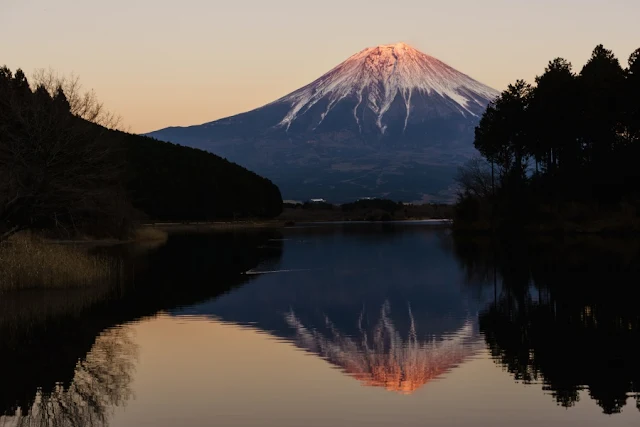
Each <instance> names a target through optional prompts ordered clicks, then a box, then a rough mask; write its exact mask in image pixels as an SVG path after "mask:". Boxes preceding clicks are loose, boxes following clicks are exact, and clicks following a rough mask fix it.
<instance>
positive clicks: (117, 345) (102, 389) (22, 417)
mask: <svg viewBox="0 0 640 427" xmlns="http://www.w3.org/2000/svg"><path fill="white" fill-rule="evenodd" d="M132 333H133V332H132V330H131V329H130V328H128V327H117V328H112V329H108V330H106V331H105V332H103V333H101V334H100V335H99V336H98V337H97V338H96V341H95V344H94V345H93V347H92V348H91V351H90V352H89V353H88V354H87V356H86V357H85V358H84V360H81V361H79V362H78V364H77V365H76V369H75V372H74V376H73V380H72V382H71V384H70V385H69V387H65V386H64V385H62V384H57V385H56V386H55V387H54V389H53V391H51V392H50V393H46V392H44V391H43V390H38V391H37V392H36V396H35V399H34V401H33V404H32V405H31V407H30V408H19V409H18V410H17V411H16V416H15V417H4V420H2V418H0V425H8V426H16V427H22V426H24V427H27V426H28V427H32V426H33V427H35V426H38V427H39V426H61V427H62V426H106V425H108V421H109V416H110V415H111V412H112V411H113V409H114V408H115V407H118V406H123V405H124V404H126V402H127V401H128V400H129V398H130V397H131V394H132V392H131V388H130V386H131V381H132V376H133V372H134V370H135V363H136V361H137V355H138V349H137V344H136V343H135V341H134V339H133V337H132Z"/></svg>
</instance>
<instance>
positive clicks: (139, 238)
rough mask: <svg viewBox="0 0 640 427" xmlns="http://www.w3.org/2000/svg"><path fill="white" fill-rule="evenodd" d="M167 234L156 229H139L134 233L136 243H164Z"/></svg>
mask: <svg viewBox="0 0 640 427" xmlns="http://www.w3.org/2000/svg"><path fill="white" fill-rule="evenodd" d="M168 236H169V234H168V233H167V232H166V231H164V230H161V229H159V228H156V227H141V228H138V229H137V230H136V231H135V235H134V240H135V241H136V242H166V241H167V238H168Z"/></svg>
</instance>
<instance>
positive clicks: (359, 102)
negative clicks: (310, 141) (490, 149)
mask: <svg viewBox="0 0 640 427" xmlns="http://www.w3.org/2000/svg"><path fill="white" fill-rule="evenodd" d="M496 95H497V92H496V91H495V90H493V89H491V88H490V87H488V86H485V85H483V84H481V83H478V82H477V81H475V80H473V79H472V78H470V77H469V76H467V75H465V74H462V73H461V72H459V71H456V70H455V69H453V68H451V67H450V66H448V65H447V64H445V63H444V62H442V61H439V60H437V59H436V58H433V57H431V56H429V55H425V54H424V53H422V52H420V51H418V50H416V49H414V48H412V47H411V46H408V45H406V44H404V43H398V44H393V45H382V46H377V47H372V48H368V49H364V50H363V51H361V52H359V53H357V54H355V55H353V56H352V57H350V58H349V59H347V60H346V61H344V62H343V63H342V64H340V65H338V66H337V67H335V68H334V69H333V70H331V71H329V72H328V73H327V74H325V75H324V76H322V77H320V78H319V79H318V80H316V81H314V82H313V83H311V84H309V85H307V86H305V87H303V88H302V89H299V90H297V91H295V92H293V93H291V94H289V95H287V96H285V97H283V98H280V99H279V100H277V101H275V102H274V103H273V104H277V103H288V104H290V105H291V109H290V110H289V111H288V113H287V114H286V116H285V117H284V118H283V119H282V121H281V122H280V123H279V126H286V128H287V129H289V128H290V127H291V124H292V123H294V122H295V120H296V119H298V118H299V117H301V116H303V115H304V114H305V113H307V112H309V110H310V109H311V108H312V107H314V106H315V105H316V104H321V105H322V106H323V107H325V108H324V111H322V112H321V114H320V116H319V118H318V120H317V123H313V125H314V129H316V128H317V127H318V126H320V125H321V124H322V122H323V121H324V119H325V118H326V117H327V116H328V115H329V114H330V113H331V111H332V109H333V108H334V107H336V106H337V105H339V104H340V102H343V101H351V102H352V103H354V102H355V105H354V107H353V119H354V121H355V123H356V124H357V125H358V129H359V130H360V131H362V125H364V122H365V118H368V117H370V118H371V119H372V123H373V124H375V126H376V127H377V128H378V131H379V132H380V133H382V134H384V133H385V131H386V130H387V127H388V125H389V124H394V123H395V122H397V120H396V117H395V116H396V115H397V114H396V113H398V112H397V111H396V110H395V109H392V108H391V107H392V106H393V105H394V103H397V104H399V105H398V106H397V107H396V109H398V108H399V109H400V110H404V121H401V122H400V124H402V125H403V126H402V131H403V132H404V131H406V129H407V125H408V124H409V119H410V118H411V119H412V120H418V121H419V120H421V119H423V118H424V116H423V114H422V112H421V111H419V108H420V106H421V104H423V103H424V101H425V100H423V99H421V98H424V97H427V98H429V97H431V98H432V99H431V102H430V104H431V107H432V108H433V113H434V115H440V116H446V115H449V114H461V115H462V116H466V115H471V116H478V115H480V114H482V112H483V111H484V109H485V107H486V105H487V102H488V100H490V99H491V98H493V97H495V96H496ZM438 98H439V99H438ZM436 100H437V102H435V101H436ZM270 105H271V104H270ZM412 107H413V108H414V110H415V109H418V111H415V114H413V115H412ZM387 114H388V116H389V117H388V118H385V115H387ZM361 122H362V123H361Z"/></svg>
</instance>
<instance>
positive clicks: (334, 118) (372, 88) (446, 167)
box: [148, 43, 498, 202]
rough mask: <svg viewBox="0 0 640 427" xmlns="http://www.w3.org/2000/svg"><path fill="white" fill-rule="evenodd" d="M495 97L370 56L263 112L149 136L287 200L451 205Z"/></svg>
mask: <svg viewBox="0 0 640 427" xmlns="http://www.w3.org/2000/svg"><path fill="white" fill-rule="evenodd" d="M497 95H498V92H497V91H495V90H493V89H491V88H490V87H488V86H485V85H484V84H482V83H479V82H477V81H475V80H474V79H472V78H471V77H469V76H468V75H466V74H463V73H461V72H459V71H457V70H455V69H453V68H452V67H450V66H448V65H447V64H445V63H443V62H442V61H439V60H438V59H436V58H433V57H431V56H429V55H426V54H424V53H422V52H419V51H418V50H416V49H414V48H412V47H410V46H408V45H406V44H404V43H398V44H393V45H382V46H376V47H371V48H367V49H364V50H362V51H361V52H358V53H356V54H355V55H353V56H351V57H350V58H347V59H346V60H345V61H344V62H342V63H341V64H339V65H338V66H336V67H335V68H333V69H332V70H330V71H329V72H327V73H326V74H324V75H322V76H321V77H320V78H318V79H317V80H315V81H314V82H312V83H310V84H308V85H306V86H304V87H302V88H300V89H298V90H296V91H294V92H292V93H290V94H289V95H286V96H284V97H282V98H279V99H277V100H275V101H273V102H271V103H269V104H267V105H264V106H262V107H259V108H256V109H254V110H251V111H248V112H245V113H242V114H238V115H235V116H232V117H227V118H224V119H220V120H216V121H213V122H209V123H204V124H202V125H197V126H189V127H173V128H166V129H161V130H158V131H156V132H151V133H150V134H148V135H149V136H152V137H155V138H158V139H161V140H165V141H170V142H175V143H179V144H183V145H187V146H190V147H195V148H200V149H204V150H208V151H211V152H213V153H215V154H217V155H219V156H222V157H225V158H226V159H228V160H230V161H232V162H235V163H238V164H240V165H242V166H244V167H246V168H248V169H250V170H252V171H254V172H256V173H258V174H260V175H263V176H265V177H267V178H269V179H271V180H272V181H273V182H274V183H276V184H277V185H278V186H279V187H280V190H281V191H282V194H283V196H284V198H285V199H296V200H304V199H307V198H325V199H328V200H331V201H335V202H343V201H351V200H354V199H356V198H359V197H388V198H393V199H394V200H405V201H413V200H450V199H451V197H452V196H451V194H452V191H451V187H452V185H453V177H454V176H455V173H456V171H457V168H458V166H459V165H460V164H463V163H464V162H465V161H467V160H468V159H469V158H470V157H471V156H473V155H476V154H477V152H476V151H475V149H474V147H473V134H474V128H475V127H476V126H477V124H478V122H479V120H480V117H481V116H482V114H483V113H484V111H485V108H486V106H487V104H489V102H491V101H492V100H493V99H494V98H495V97H496V96H497Z"/></svg>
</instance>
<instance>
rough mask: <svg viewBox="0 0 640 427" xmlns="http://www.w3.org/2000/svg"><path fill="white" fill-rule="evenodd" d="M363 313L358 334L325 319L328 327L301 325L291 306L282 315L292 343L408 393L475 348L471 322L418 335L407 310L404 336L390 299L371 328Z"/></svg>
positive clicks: (359, 375)
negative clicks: (292, 332) (393, 316)
mask: <svg viewBox="0 0 640 427" xmlns="http://www.w3.org/2000/svg"><path fill="white" fill-rule="evenodd" d="M363 314H364V313H362V314H361V316H360V319H359V322H358V330H359V333H360V335H359V336H357V337H355V336H349V335H346V334H344V333H343V332H341V331H340V330H339V329H338V327H337V326H336V325H335V324H333V323H332V322H331V321H330V320H329V319H326V325H325V326H326V330H327V332H322V331H320V330H319V329H311V328H308V327H307V326H305V325H303V324H302V322H301V321H300V319H299V318H298V317H297V316H296V315H295V313H294V312H293V311H291V312H290V313H288V314H287V316H286V320H287V323H288V324H289V325H290V326H291V327H292V328H294V329H295V331H296V342H297V345H298V346H300V347H301V348H304V349H306V350H308V351H310V352H312V353H315V354H318V355H320V356H321V357H323V358H325V359H326V360H328V361H329V362H331V363H333V364H335V365H337V366H339V367H340V368H342V369H343V370H344V372H345V373H347V374H348V375H350V376H352V377H354V378H356V379H358V380H360V381H362V383H363V384H366V385H369V386H376V387H384V388H386V389H387V390H392V391H397V392H400V393H412V392H413V391H415V390H417V389H418V388H419V387H421V386H422V385H424V384H426V383H427V382H429V381H430V380H432V379H434V378H436V377H438V376H440V375H442V374H444V373H446V372H448V371H449V370H451V369H452V368H454V367H455V366H457V365H459V364H460V363H462V362H463V361H464V360H466V359H467V358H468V357H469V356H471V355H472V354H473V352H474V351H475V345H474V344H475V339H476V337H477V334H476V332H475V326H474V324H473V323H472V322H470V321H467V322H466V323H465V324H464V326H463V327H462V328H460V329H459V330H458V331H456V332H455V333H454V334H452V335H450V336H445V337H442V338H440V339H437V338H435V337H432V338H429V339H424V340H422V339H420V338H419V337H418V332H417V330H416V325H415V322H414V319H413V316H412V313H411V309H409V313H408V314H409V317H410V320H411V323H410V325H411V326H410V330H409V333H408V336H407V337H406V338H405V337H403V336H402V335H401V334H400V332H399V331H398V330H397V329H396V327H395V326H394V323H393V321H392V320H391V318H390V307H389V303H385V304H384V305H383V306H382V309H381V311H380V319H379V320H378V322H377V323H376V324H375V325H374V327H373V328H371V329H370V330H367V329H366V328H365V326H364V324H363Z"/></svg>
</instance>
